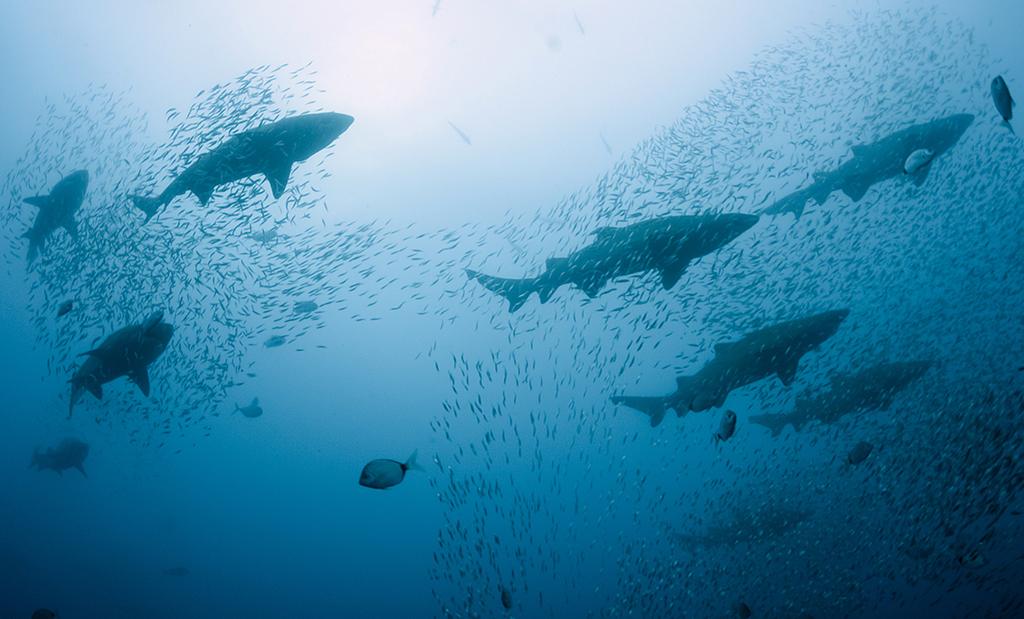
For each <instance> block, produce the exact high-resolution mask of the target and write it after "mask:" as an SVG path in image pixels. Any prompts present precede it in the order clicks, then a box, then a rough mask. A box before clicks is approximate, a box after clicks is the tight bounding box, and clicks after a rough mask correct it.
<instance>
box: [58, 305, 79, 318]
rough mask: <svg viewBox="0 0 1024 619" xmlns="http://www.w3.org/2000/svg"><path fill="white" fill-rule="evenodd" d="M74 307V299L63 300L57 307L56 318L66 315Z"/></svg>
mask: <svg viewBox="0 0 1024 619" xmlns="http://www.w3.org/2000/svg"><path fill="white" fill-rule="evenodd" d="M73 309H75V303H74V301H65V302H63V303H61V304H60V307H58V308H57V318H60V317H61V316H65V315H67V314H68V313H69V312H70V311H71V310H73Z"/></svg>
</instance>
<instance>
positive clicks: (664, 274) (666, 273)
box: [661, 262, 687, 290]
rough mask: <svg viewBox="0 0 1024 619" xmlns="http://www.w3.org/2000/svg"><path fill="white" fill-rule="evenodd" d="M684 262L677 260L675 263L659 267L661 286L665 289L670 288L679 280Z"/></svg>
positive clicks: (684, 267) (684, 265) (683, 268)
mask: <svg viewBox="0 0 1024 619" xmlns="http://www.w3.org/2000/svg"><path fill="white" fill-rule="evenodd" d="M686 267H687V263H686V262H677V263H676V264H673V265H670V266H667V267H664V268H662V269H661V286H662V288H664V289H665V290H671V289H672V287H673V286H675V285H676V283H678V282H679V278H680V277H682V276H683V271H685V270H686Z"/></svg>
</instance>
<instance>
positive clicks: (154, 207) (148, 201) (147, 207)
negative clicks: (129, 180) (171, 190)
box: [131, 196, 164, 223]
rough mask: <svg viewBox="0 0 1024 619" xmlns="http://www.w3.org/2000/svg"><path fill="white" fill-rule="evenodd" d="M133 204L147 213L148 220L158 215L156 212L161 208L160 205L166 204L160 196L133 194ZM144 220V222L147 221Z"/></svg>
mask: <svg viewBox="0 0 1024 619" xmlns="http://www.w3.org/2000/svg"><path fill="white" fill-rule="evenodd" d="M131 199H132V204H134V205H135V208H137V209H139V210H140V211H142V212H143V213H145V214H146V222H148V221H149V220H150V219H152V218H153V215H156V212H157V211H158V210H160V207H161V206H163V205H164V202H163V200H161V199H160V198H150V197H147V196H131ZM146 222H143V223H146Z"/></svg>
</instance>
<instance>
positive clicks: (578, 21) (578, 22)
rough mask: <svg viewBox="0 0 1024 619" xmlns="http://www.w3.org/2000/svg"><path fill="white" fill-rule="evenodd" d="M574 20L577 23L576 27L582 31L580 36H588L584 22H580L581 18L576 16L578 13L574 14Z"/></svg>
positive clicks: (574, 12)
mask: <svg viewBox="0 0 1024 619" xmlns="http://www.w3.org/2000/svg"><path fill="white" fill-rule="evenodd" d="M572 18H573V19H574V20H575V21H576V27H577V28H579V29H580V34H582V35H583V36H586V35H587V31H586V30H584V29H583V22H581V21H580V16H579V15H577V14H576V11H573V12H572Z"/></svg>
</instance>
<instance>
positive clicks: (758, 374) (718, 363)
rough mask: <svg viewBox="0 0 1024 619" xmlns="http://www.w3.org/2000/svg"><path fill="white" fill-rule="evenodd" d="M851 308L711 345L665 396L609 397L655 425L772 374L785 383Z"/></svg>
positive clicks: (722, 400)
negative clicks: (706, 356)
mask: <svg viewBox="0 0 1024 619" xmlns="http://www.w3.org/2000/svg"><path fill="white" fill-rule="evenodd" d="M849 313H850V312H849V310H847V309H839V310H831V311H827V312H822V313H820V314H814V315H812V316H806V317H803V318H798V319H796V320H789V321H786V322H780V323H776V324H773V325H769V326H767V327H764V328H762V329H758V330H756V331H752V332H750V333H748V334H746V335H744V336H743V337H742V338H740V339H739V340H737V341H735V342H722V343H719V344H715V347H714V351H715V356H714V358H713V359H711V361H709V362H708V363H707V364H706V365H705V366H704V367H703V368H701V369H700V371H698V372H697V373H696V374H693V375H690V376H679V377H677V378H676V390H675V391H674V392H672V393H670V394H668V395H665V396H629V395H615V396H612V398H611V401H612V403H613V404H622V405H624V406H628V407H630V408H633V409H635V410H638V411H640V412H641V413H644V414H645V415H647V416H649V417H650V421H651V426H652V427H654V426H657V425H658V424H660V423H661V422H662V420H663V419H664V418H665V413H666V412H667V411H668V410H669V409H674V410H675V411H676V415H677V416H679V417H682V416H683V415H684V414H686V413H687V412H691V411H693V412H700V411H705V410H708V409H710V408H717V407H721V406H722V405H723V404H725V399H726V398H727V397H728V396H729V393H730V392H731V391H732V390H733V389H738V388H740V387H743V386H746V385H749V384H751V383H754V382H757V381H759V380H761V379H763V378H767V377H769V376H772V375H775V376H778V378H779V381H780V382H782V384H783V385H785V386H789V385H791V384H793V381H794V380H796V373H797V368H798V366H799V364H800V360H801V359H802V358H803V356H804V355H806V354H807V353H809V352H811V351H813V350H816V349H818V347H820V346H821V344H822V343H824V342H825V341H826V340H828V339H829V338H831V337H832V336H833V335H835V334H836V332H837V331H838V330H839V326H840V325H841V324H842V322H843V320H845V319H846V317H847V316H848V315H849Z"/></svg>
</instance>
